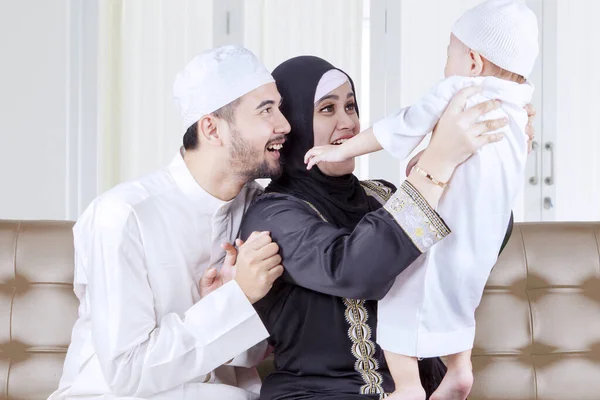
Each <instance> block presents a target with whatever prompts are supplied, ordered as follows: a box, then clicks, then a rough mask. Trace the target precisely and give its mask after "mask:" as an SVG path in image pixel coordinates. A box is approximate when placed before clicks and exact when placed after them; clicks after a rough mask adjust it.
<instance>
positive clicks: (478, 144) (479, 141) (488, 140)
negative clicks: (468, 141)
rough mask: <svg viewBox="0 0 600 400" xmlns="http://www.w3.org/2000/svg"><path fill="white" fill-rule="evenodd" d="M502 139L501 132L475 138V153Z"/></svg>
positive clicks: (502, 134)
mask: <svg viewBox="0 0 600 400" xmlns="http://www.w3.org/2000/svg"><path fill="white" fill-rule="evenodd" d="M502 139H504V133H503V132H496V133H489V134H486V135H480V136H477V137H476V138H475V151H477V150H479V149H480V148H482V147H483V146H485V145H488V144H492V143H496V142H499V141H501V140H502Z"/></svg>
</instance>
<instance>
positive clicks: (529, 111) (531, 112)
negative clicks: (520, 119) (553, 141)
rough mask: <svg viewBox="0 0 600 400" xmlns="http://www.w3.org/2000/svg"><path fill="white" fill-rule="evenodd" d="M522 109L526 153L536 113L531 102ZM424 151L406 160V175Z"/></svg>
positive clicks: (533, 136) (532, 137)
mask: <svg viewBox="0 0 600 400" xmlns="http://www.w3.org/2000/svg"><path fill="white" fill-rule="evenodd" d="M524 109H525V111H527V117H528V120H527V126H526V127H525V133H526V134H527V136H528V137H529V140H528V141H527V148H528V153H531V150H532V145H533V140H534V139H535V130H534V128H533V120H534V118H535V115H536V110H535V107H534V106H533V105H532V104H527V105H526V106H525V107H524ZM424 151H425V150H421V151H420V152H418V153H417V154H416V155H415V156H414V157H413V158H411V159H410V161H409V162H408V165H407V166H406V176H408V175H410V171H412V169H413V168H414V166H415V165H417V163H418V162H419V160H420V159H421V156H422V155H423V152H424Z"/></svg>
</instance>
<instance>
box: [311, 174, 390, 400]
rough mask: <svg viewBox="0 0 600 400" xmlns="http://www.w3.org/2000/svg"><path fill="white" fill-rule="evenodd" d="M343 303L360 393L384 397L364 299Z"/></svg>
mask: <svg viewBox="0 0 600 400" xmlns="http://www.w3.org/2000/svg"><path fill="white" fill-rule="evenodd" d="M377 183H378V182H377ZM382 186H383V185H382ZM384 187H385V186H384ZM386 188H387V187H386ZM390 196H391V189H390ZM388 198H389V196H388ZM304 202H305V203H306V204H307V205H308V206H309V207H310V208H311V209H312V210H313V211H315V212H316V213H317V215H319V217H320V218H321V219H322V220H323V221H325V222H328V221H327V219H326V218H325V217H324V216H323V214H321V212H319V210H317V207H315V206H314V205H312V203H310V202H309V201H306V200H304ZM344 304H345V305H346V321H347V322H348V324H349V325H350V328H349V329H348V337H350V340H351V341H352V348H351V351H352V354H353V355H354V357H355V358H356V362H355V363H354V370H355V371H356V372H358V373H359V374H360V375H361V377H362V378H363V380H364V381H365V384H364V385H363V386H361V387H360V394H378V395H379V399H385V398H386V397H388V396H389V395H390V394H389V393H385V391H384V390H383V376H382V375H381V374H380V373H379V371H378V369H379V362H377V360H376V359H375V350H376V347H375V343H373V341H372V340H371V327H370V326H369V325H368V324H367V320H368V319H369V313H368V311H367V309H366V308H365V301H364V300H352V299H344Z"/></svg>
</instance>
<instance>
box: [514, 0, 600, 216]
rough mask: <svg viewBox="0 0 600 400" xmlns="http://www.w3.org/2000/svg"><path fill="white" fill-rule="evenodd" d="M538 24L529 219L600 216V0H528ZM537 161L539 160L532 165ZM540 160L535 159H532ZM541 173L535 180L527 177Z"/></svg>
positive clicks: (529, 174) (527, 200)
mask: <svg viewBox="0 0 600 400" xmlns="http://www.w3.org/2000/svg"><path fill="white" fill-rule="evenodd" d="M527 3H528V5H530V7H531V8H532V9H533V10H534V11H535V12H536V14H537V15H538V19H539V20H540V27H541V29H540V30H541V33H540V34H541V39H540V40H541V54H540V61H539V62H538V68H537V69H536V72H535V73H534V75H533V76H532V81H533V83H534V84H535V85H536V89H537V91H536V100H535V104H536V106H537V108H538V111H539V112H540V115H539V117H538V118H537V121H536V131H537V135H536V136H537V137H536V139H537V140H536V142H537V144H538V147H537V154H534V155H533V156H532V158H531V159H530V166H529V170H528V178H527V182H526V189H525V194H526V195H525V209H526V213H525V214H526V219H527V220H533V221H535V220H542V221H597V220H600V112H599V110H600V75H599V74H598V65H599V63H600V44H599V43H600V25H598V24H597V23H596V22H595V18H596V16H597V15H598V14H599V13H600V2H597V1H592V0H574V1H569V2H566V1H557V0H543V1H542V0H529V1H528V2H527ZM536 163H537V165H535V164H536ZM533 165H535V167H534V166H533ZM534 177H535V178H537V185H532V184H530V183H529V182H528V180H529V179H530V178H534Z"/></svg>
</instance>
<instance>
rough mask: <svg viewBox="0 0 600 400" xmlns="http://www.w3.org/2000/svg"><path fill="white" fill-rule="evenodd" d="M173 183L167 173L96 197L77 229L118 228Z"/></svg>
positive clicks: (153, 175) (116, 187)
mask: <svg viewBox="0 0 600 400" xmlns="http://www.w3.org/2000/svg"><path fill="white" fill-rule="evenodd" d="M169 186H170V180H169V177H168V174H167V172H166V171H165V170H158V171H155V172H153V173H150V174H148V175H145V176H143V177H141V178H138V179H133V180H130V181H126V182H123V183H120V184H118V185H116V186H114V187H113V188H111V189H109V190H107V191H106V192H104V193H102V194H101V195H99V196H98V197H96V198H95V199H94V200H93V201H92V202H91V203H90V205H89V206H88V207H87V208H86V209H85V211H84V212H83V213H82V214H81V217H79V219H78V221H77V224H76V225H75V226H76V228H77V227H83V226H89V225H94V226H95V227H96V228H101V227H105V228H118V227H120V226H123V225H124V224H125V223H126V222H127V221H128V220H129V218H130V217H131V215H132V214H134V210H135V208H136V207H137V206H139V205H140V204H142V203H144V202H146V201H148V200H149V199H152V198H153V197H156V196H159V195H161V194H162V193H163V192H164V190H165V188H166V187H169Z"/></svg>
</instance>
